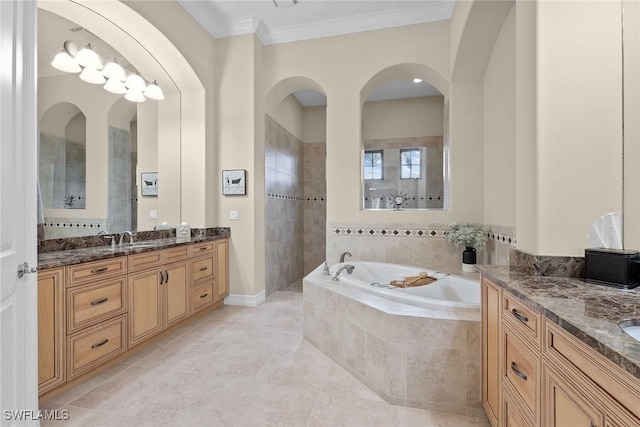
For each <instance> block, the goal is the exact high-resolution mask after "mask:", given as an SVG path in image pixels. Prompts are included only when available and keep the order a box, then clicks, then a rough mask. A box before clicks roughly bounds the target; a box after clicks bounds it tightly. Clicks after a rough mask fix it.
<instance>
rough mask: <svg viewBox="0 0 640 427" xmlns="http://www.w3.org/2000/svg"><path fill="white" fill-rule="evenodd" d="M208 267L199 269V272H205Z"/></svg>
mask: <svg viewBox="0 0 640 427" xmlns="http://www.w3.org/2000/svg"><path fill="white" fill-rule="evenodd" d="M208 268H209V267H200V271H205V270H207V269H208Z"/></svg>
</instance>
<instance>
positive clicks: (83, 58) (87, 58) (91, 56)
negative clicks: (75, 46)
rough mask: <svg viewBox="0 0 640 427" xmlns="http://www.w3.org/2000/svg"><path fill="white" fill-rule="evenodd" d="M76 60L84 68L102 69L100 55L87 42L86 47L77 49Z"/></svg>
mask: <svg viewBox="0 0 640 427" xmlns="http://www.w3.org/2000/svg"><path fill="white" fill-rule="evenodd" d="M76 61H78V64H80V65H82V66H83V67H85V68H93V69H95V70H100V69H102V60H101V59H100V56H99V55H98V54H97V53H96V52H95V51H94V50H93V46H91V43H89V44H88V45H87V46H86V47H83V48H82V49H80V51H78V54H77V55H76Z"/></svg>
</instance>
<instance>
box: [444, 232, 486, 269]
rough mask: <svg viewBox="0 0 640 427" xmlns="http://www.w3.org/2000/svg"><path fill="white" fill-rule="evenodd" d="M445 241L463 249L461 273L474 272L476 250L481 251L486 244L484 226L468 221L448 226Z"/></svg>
mask: <svg viewBox="0 0 640 427" xmlns="http://www.w3.org/2000/svg"><path fill="white" fill-rule="evenodd" d="M447 240H448V241H449V242H451V243H455V244H456V245H460V246H464V247H465V249H464V252H462V271H466V272H475V271H476V269H475V267H474V265H475V264H476V249H481V248H482V247H483V246H484V245H485V243H486V242H487V229H486V228H485V226H484V225H482V224H475V223H472V222H469V221H466V222H454V223H453V224H450V225H449V231H448V233H447Z"/></svg>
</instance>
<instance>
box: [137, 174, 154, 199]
mask: <svg viewBox="0 0 640 427" xmlns="http://www.w3.org/2000/svg"><path fill="white" fill-rule="evenodd" d="M141 175H142V179H141V180H140V194H142V195H143V196H157V195H158V172H142V174H141Z"/></svg>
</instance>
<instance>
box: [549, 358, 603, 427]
mask: <svg viewBox="0 0 640 427" xmlns="http://www.w3.org/2000/svg"><path fill="white" fill-rule="evenodd" d="M544 387H545V396H546V402H545V416H546V426H548V427H567V426H585V427H600V426H603V425H604V415H603V414H602V412H600V411H599V410H598V409H596V405H595V404H594V402H591V401H589V400H588V397H587V396H586V395H585V393H584V392H583V390H578V389H577V388H576V387H574V386H573V385H572V384H570V383H569V382H567V381H565V380H564V378H562V376H561V375H560V374H558V373H556V372H555V371H554V370H553V368H551V367H550V366H545V367H544Z"/></svg>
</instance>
